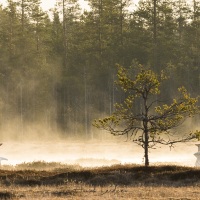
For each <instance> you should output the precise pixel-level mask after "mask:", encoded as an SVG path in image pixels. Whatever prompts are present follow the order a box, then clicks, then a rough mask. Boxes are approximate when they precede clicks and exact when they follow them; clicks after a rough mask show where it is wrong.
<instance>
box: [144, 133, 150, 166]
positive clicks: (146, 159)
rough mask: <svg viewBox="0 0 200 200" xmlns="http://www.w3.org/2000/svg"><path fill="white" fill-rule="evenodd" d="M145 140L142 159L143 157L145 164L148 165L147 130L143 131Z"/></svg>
mask: <svg viewBox="0 0 200 200" xmlns="http://www.w3.org/2000/svg"><path fill="white" fill-rule="evenodd" d="M144 134H145V135H144V137H145V141H144V159H145V166H146V167H148V166H149V140H148V131H145V133H144Z"/></svg>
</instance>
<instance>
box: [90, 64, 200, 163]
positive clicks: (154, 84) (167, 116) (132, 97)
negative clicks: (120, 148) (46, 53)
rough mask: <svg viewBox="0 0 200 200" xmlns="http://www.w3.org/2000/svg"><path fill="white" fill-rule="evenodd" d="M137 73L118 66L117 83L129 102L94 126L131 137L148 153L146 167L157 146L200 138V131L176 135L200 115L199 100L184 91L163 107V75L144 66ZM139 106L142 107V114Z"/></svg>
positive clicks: (138, 68)
mask: <svg viewBox="0 0 200 200" xmlns="http://www.w3.org/2000/svg"><path fill="white" fill-rule="evenodd" d="M136 70H137V72H136ZM136 70H134V68H132V67H131V68H130V69H125V68H124V67H122V66H118V74H117V75H118V80H117V81H116V83H117V85H119V86H120V87H121V89H122V90H123V91H124V93H125V96H126V98H125V100H124V101H123V102H122V103H118V104H116V106H115V109H116V110H115V112H114V113H113V114H112V115H111V116H109V117H106V118H104V119H99V120H96V121H95V123H94V125H95V126H96V127H97V128H100V129H104V130H107V131H109V132H110V133H111V134H113V135H115V136H119V135H127V137H130V138H131V139H132V140H133V142H134V143H136V144H138V145H140V146H141V147H142V148H143V149H144V158H145V166H148V165H149V149H150V148H153V147H155V145H157V144H162V145H169V146H173V145H174V144H175V143H178V142H187V141H190V140H192V139H195V138H198V139H199V138H200V131H193V130H192V131H191V132H189V133H186V134H179V133H177V132H176V131H174V130H175V128H176V127H178V126H180V125H181V124H182V123H183V122H184V120H185V119H187V118H190V117H193V116H194V115H195V114H197V113H199V111H200V108H199V107H198V105H197V102H198V97H197V98H192V97H191V96H190V94H189V93H188V92H187V90H186V89H185V88H184V87H180V88H178V93H179V94H178V97H177V98H174V99H173V100H172V102H171V103H169V104H165V103H164V104H161V103H160V99H159V96H158V95H159V94H160V92H161V90H160V87H161V83H162V82H163V81H164V80H165V79H167V77H166V76H165V75H164V73H163V72H161V73H160V74H156V73H155V72H154V71H152V70H150V69H146V68H145V67H143V66H142V65H137V68H136ZM134 71H135V73H134ZM136 102H137V104H138V105H136ZM135 106H140V109H139V111H138V112H136V111H135V108H134V107H135Z"/></svg>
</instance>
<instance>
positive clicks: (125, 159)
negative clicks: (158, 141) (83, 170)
mask: <svg viewBox="0 0 200 200" xmlns="http://www.w3.org/2000/svg"><path fill="white" fill-rule="evenodd" d="M0 149H1V151H0V157H5V158H7V159H8V161H2V164H11V165H15V164H19V163H23V162H33V161H46V162H62V163H65V164H80V165H82V166H100V165H112V164H118V163H122V164H124V163H137V164H143V149H142V148H141V147H139V146H136V145H135V144H133V143H131V142H116V143H115V142H106V143H102V141H99V142H96V141H95V142H87V143H83V142H69V141H62V142H61V141H55V142H41V143H39V142H23V143H20V142H4V143H3V146H1V147H0ZM196 151H197V149H196V146H195V145H194V143H188V144H178V145H177V146H176V147H175V148H174V149H171V151H170V149H169V147H165V146H164V147H162V148H158V149H156V150H150V154H149V159H150V163H176V164H181V165H185V166H194V165H195V161H196V158H195V156H194V155H193V154H194V153H195V152H196Z"/></svg>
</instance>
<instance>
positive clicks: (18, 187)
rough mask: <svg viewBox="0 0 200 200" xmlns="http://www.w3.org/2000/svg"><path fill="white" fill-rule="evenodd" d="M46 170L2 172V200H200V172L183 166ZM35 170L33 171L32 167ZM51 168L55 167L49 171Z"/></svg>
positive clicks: (123, 166)
mask: <svg viewBox="0 0 200 200" xmlns="http://www.w3.org/2000/svg"><path fill="white" fill-rule="evenodd" d="M37 164H38V166H40V167H41V166H44V165H45V166H48V170H47V168H46V167H44V168H45V170H43V169H42V168H39V167H38V166H37V167H36V169H37V170H35V169H32V167H33V166H36V163H29V164H27V169H26V164H23V167H22V168H23V169H20V167H19V166H18V167H15V168H12V169H9V170H6V169H1V170H0V199H13V200H15V199H16V200H17V199H29V200H32V199H46V200H50V199H51V200H59V199H90V200H92V199H97V200H98V199H106V200H108V199H112V200H113V199H127V200H128V199H136V200H137V199H152V200H154V199H156V200H157V199H158V200H159V199H163V200H164V199H168V200H189V199H191V200H192V199H195V200H196V199H200V190H199V186H200V169H198V168H191V167H182V166H152V167H148V168H146V167H143V166H138V165H115V166H111V167H101V168H93V169H84V168H81V167H77V166H75V168H73V166H67V165H66V166H65V167H64V166H62V167H61V168H58V164H55V168H54V167H53V164H52V163H51V164H50V163H49V164H48V163H46V164H44V163H39V162H38V163H37ZM31 166H32V167H31ZM49 166H51V167H49Z"/></svg>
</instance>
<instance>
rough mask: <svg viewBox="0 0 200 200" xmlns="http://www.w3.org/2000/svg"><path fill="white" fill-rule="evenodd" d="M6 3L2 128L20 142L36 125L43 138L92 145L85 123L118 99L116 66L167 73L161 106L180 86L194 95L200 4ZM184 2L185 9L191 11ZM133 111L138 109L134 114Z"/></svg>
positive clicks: (0, 55)
mask: <svg viewBox="0 0 200 200" xmlns="http://www.w3.org/2000/svg"><path fill="white" fill-rule="evenodd" d="M131 2H132V1H131V0H88V4H89V5H90V10H87V11H84V12H83V11H82V9H81V7H80V5H79V4H78V1H77V0H57V3H56V5H55V7H54V8H52V9H51V10H50V11H49V12H48V13H46V12H44V11H43V10H42V8H41V2H40V0H20V1H14V0H7V5H6V7H3V6H1V7H0V81H1V84H0V91H1V96H0V111H1V112H0V113H1V116H0V123H1V126H2V127H4V126H5V125H6V124H8V123H10V122H11V120H12V121H15V122H16V124H17V126H16V127H15V130H16V131H17V130H18V132H21V133H22V134H24V132H25V130H26V128H27V125H28V124H31V123H35V122H40V123H41V124H43V125H44V126H45V127H46V128H47V129H48V130H54V131H57V130H59V131H62V132H63V134H66V135H70V136H78V137H87V138H88V137H92V132H93V131H92V130H91V129H92V126H91V122H92V121H93V120H94V119H95V118H99V117H102V115H104V114H110V113H111V112H112V111H113V110H114V104H115V102H117V101H120V99H121V98H123V95H122V93H121V92H120V90H119V89H117V88H116V86H115V85H114V83H113V82H114V80H115V78H116V66H115V65H116V63H119V64H121V65H123V66H125V67H128V66H130V65H133V64H134V63H135V62H139V63H141V64H144V65H149V66H150V67H151V68H153V69H154V70H155V71H157V72H159V71H160V70H165V71H166V73H167V74H168V75H170V77H171V79H170V81H168V82H166V85H165V86H164V87H163V92H164V94H162V96H161V97H160V98H161V99H163V100H165V101H170V98H173V96H175V95H176V88H177V87H179V86H181V85H184V86H186V88H187V89H188V91H189V92H190V93H191V94H192V95H198V94H199V91H200V3H199V1H197V0H193V1H192V2H190V1H186V0H169V1H165V0H160V1H157V0H142V1H140V2H139V4H138V5H137V6H135V7H134V8H133V6H132V5H131ZM189 2H190V3H189ZM135 107H136V108H135V109H139V104H138V105H136V106H135Z"/></svg>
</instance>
